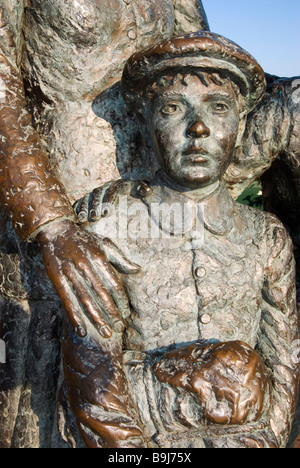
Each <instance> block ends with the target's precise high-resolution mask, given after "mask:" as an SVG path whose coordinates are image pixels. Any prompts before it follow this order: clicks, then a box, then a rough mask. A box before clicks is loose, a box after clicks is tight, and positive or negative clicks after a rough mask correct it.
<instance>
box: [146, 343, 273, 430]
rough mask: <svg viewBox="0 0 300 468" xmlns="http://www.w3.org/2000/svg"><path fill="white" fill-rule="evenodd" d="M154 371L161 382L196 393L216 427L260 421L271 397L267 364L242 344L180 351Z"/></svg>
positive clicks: (186, 348)
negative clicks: (268, 398)
mask: <svg viewBox="0 0 300 468" xmlns="http://www.w3.org/2000/svg"><path fill="white" fill-rule="evenodd" d="M154 372H155V374H156V376H157V377H158V379H159V380H160V381H161V382H167V383H169V384H171V385H174V386H175V387H182V388H185V389H187V390H189V391H191V392H193V393H195V394H196V395H197V396H198V398H199V400H200V402H201V405H202V407H203V411H204V417H205V418H206V419H208V420H209V421H211V422H213V423H216V424H245V423H247V422H251V421H256V420H258V419H259V417H260V416H261V414H262V412H263V409H264V407H265V401H266V399H267V397H268V396H269V378H268V376H267V372H266V369H265V366H264V364H263V362H262V361H261V359H260V357H259V355H258V354H257V353H256V352H255V351H254V350H253V349H252V348H250V346H248V345H247V344H246V343H243V342H241V341H233V342H228V343H215V344H212V345H199V344H196V345H195V344H194V345H190V346H187V347H185V348H180V349H177V350H176V351H172V352H170V353H167V354H166V355H165V356H164V357H163V358H162V359H161V360H160V361H159V362H157V363H156V364H155V366H154Z"/></svg>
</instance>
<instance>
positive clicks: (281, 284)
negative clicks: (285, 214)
mask: <svg viewBox="0 0 300 468" xmlns="http://www.w3.org/2000/svg"><path fill="white" fill-rule="evenodd" d="M266 254H267V255H266V258H267V259H268V262H267V264H266V268H265V284H264V289H263V297H264V303H263V307H262V319H261V326H260V333H259V338H258V343H257V350H258V352H259V353H260V354H261V356H262V357H263V360H264V361H265V363H266V365H267V367H268V368H269V369H270V375H271V379H272V392H271V408H270V411H269V413H268V416H269V417H270V427H271V428H272V430H273V432H274V434H275V436H276V438H277V441H278V445H279V447H283V448H284V447H285V446H286V444H287V442H288V437H289V433H290V429H291V424H292V421H293V416H294V411H295V406H296V401H297V391H298V379H299V373H298V370H299V369H298V366H299V364H298V359H297V344H298V338H299V335H298V319H297V308H296V288H295V262H294V258H293V245H292V242H291V240H290V237H289V236H288V234H287V232H286V230H285V229H284V228H283V226H282V225H281V223H279V221H278V220H277V218H275V217H273V216H272V217H271V218H270V222H269V223H268V229H267V236H266Z"/></svg>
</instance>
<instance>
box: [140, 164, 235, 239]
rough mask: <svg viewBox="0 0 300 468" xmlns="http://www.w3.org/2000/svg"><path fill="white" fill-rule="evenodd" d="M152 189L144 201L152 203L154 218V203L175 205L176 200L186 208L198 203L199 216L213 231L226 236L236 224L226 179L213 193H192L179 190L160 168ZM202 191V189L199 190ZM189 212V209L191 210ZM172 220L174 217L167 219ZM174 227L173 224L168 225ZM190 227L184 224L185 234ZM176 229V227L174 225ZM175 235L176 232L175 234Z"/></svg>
mask: <svg viewBox="0 0 300 468" xmlns="http://www.w3.org/2000/svg"><path fill="white" fill-rule="evenodd" d="M149 185H150V187H151V188H152V193H151V195H149V196H148V197H147V198H145V199H144V203H145V204H146V205H147V206H148V209H149V213H150V215H151V216H152V218H153V217H155V214H154V212H153V210H152V209H151V204H152V203H155V204H156V206H157V204H162V203H165V204H167V205H169V206H171V205H172V204H174V203H179V204H180V205H181V206H182V208H183V209H184V207H190V208H191V207H192V206H194V207H195V206H196V207H197V209H198V216H199V218H201V220H202V222H203V224H204V227H205V229H206V230H208V231H209V232H211V233H212V234H215V235H219V236H224V235H226V234H228V233H229V232H230V231H231V230H232V228H233V224H234V201H233V199H232V197H231V196H230V194H229V193H228V191H227V189H226V185H225V181H223V180H222V181H221V182H220V183H219V184H218V185H217V186H216V188H215V189H214V190H213V192H210V193H209V194H208V195H206V196H205V195H204V198H203V192H201V199H200V195H199V197H198V196H197V190H196V191H192V192H182V191H178V189H176V188H175V187H171V184H170V183H169V181H168V180H167V179H166V178H165V177H164V173H163V172H162V171H161V170H160V171H158V172H157V173H156V176H155V178H154V179H153V181H152V182H151V183H150V184H149ZM199 193H200V192H199ZM188 211H189V210H188ZM158 222H159V224H160V227H161V229H162V230H164V227H165V226H164V219H163V218H162V219H161V220H159V221H158ZM167 222H168V223H170V220H169V219H168V220H167ZM166 228H167V229H168V230H170V227H169V224H168V226H167V227H166ZM189 229H190V225H189V223H187V225H186V226H183V233H187V231H188V230H189ZM173 230H174V231H175V228H174V226H173ZM174 234H175V233H174Z"/></svg>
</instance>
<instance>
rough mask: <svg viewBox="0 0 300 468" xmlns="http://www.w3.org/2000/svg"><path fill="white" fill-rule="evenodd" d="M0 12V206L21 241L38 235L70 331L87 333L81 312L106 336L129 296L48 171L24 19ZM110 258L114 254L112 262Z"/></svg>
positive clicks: (18, 7) (124, 309)
mask: <svg viewBox="0 0 300 468" xmlns="http://www.w3.org/2000/svg"><path fill="white" fill-rule="evenodd" d="M5 5H6V4H4V7H5ZM10 5H11V4H10ZM14 6H15V8H16V10H14V11H15V12H19V16H18V18H19V17H21V3H20V2H19V1H18V0H16V1H15V5H14ZM0 13H1V16H0V21H1V24H0V85H1V89H0V92H1V94H0V199H1V203H2V206H3V207H4V209H5V211H6V212H7V213H8V214H9V216H10V218H11V220H12V222H13V226H14V228H15V230H16V232H17V234H18V235H19V236H20V238H21V239H23V240H30V239H31V238H36V239H37V240H38V242H39V243H40V245H41V248H42V252H43V258H44V263H45V267H46V271H47V273H48V275H49V277H50V279H51V280H52V282H53V284H54V286H55V288H56V290H57V292H58V294H59V296H60V298H61V300H62V302H63V303H64V306H65V308H66V311H67V313H68V316H69V318H70V321H71V323H72V326H73V328H74V329H76V330H77V332H78V333H79V334H80V335H84V334H85V327H84V325H83V321H82V319H81V317H80V316H81V314H82V309H83V310H84V311H85V312H86V313H87V314H88V315H89V316H90V317H91V319H92V321H93V322H95V323H96V325H97V326H98V328H99V329H100V330H101V333H102V334H103V335H104V336H106V337H108V336H110V335H111V327H112V326H113V325H114V324H115V323H116V322H117V324H116V328H117V329H118V330H119V329H120V328H122V317H121V315H122V313H123V314H125V315H126V314H128V313H129V308H128V301H127V297H126V295H125V293H124V291H123V289H122V287H121V285H120V284H119V281H118V280H117V277H116V275H115V273H114V271H113V269H112V268H111V266H110V265H109V263H108V262H107V260H106V258H105V255H104V253H103V252H102V251H101V250H100V249H99V247H98V246H97V245H96V243H95V242H94V240H93V238H92V237H91V236H90V235H89V234H87V233H85V232H83V231H82V230H81V228H79V227H78V226H77V225H76V219H75V217H74V214H73V209H72V206H71V205H70V202H69V200H68V197H67V195H66V193H65V190H64V188H63V186H62V185H61V184H60V182H59V181H58V180H57V178H56V177H55V176H54V175H53V173H52V170H51V167H50V165H49V161H48V157H47V154H46V153H45V151H44V150H43V149H42V145H41V143H40V140H39V136H38V134H37V132H36V131H35V130H34V128H33V126H32V125H31V115H30V114H29V113H28V112H27V110H26V99H25V94H24V88H23V82H22V77H21V74H20V69H19V54H18V48H17V47H18V46H17V44H18V42H19V40H20V39H19V38H20V37H21V36H20V34H19V35H18V34H17V32H18V29H17V28H18V26H19V27H20V26H21V22H20V20H19V19H18V18H17V17H16V21H15V22H14V23H13V24H9V23H8V22H7V19H6V18H7V17H8V16H6V14H7V13H8V11H4V8H3V7H1V8H0ZM17 19H18V20H17ZM18 33H19V32H18ZM114 257H115V255H114V253H112V257H111V259H110V260H111V261H112V262H113V261H114ZM117 257H118V258H115V260H116V261H117V264H118V265H119V267H120V268H121V269H122V266H121V264H120V256H119V254H118V252H117ZM125 263H126V261H125ZM128 268H129V270H130V269H131V265H128V263H127V266H126V267H125V270H127V271H129V270H128ZM77 271H79V276H80V278H78V275H76V272H77ZM133 271H134V268H133ZM100 310H101V311H103V312H101V313H100V312H99V311H100ZM104 316H105V317H106V318H103V317H104ZM108 317H111V320H110V319H109V318H108Z"/></svg>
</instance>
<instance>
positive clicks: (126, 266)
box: [101, 238, 141, 274]
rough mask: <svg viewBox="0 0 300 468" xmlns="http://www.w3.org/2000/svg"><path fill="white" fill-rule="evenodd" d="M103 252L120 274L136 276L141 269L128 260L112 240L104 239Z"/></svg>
mask: <svg viewBox="0 0 300 468" xmlns="http://www.w3.org/2000/svg"><path fill="white" fill-rule="evenodd" d="M101 247H102V250H103V252H104V254H105V256H106V259H107V260H108V261H109V263H111V264H112V265H113V266H114V267H115V268H116V270H117V271H118V272H119V273H126V274H135V273H138V272H139V271H140V269H141V267H140V266H139V265H137V264H136V263H133V262H131V261H130V260H128V259H127V258H126V257H125V255H124V254H123V253H122V252H121V250H120V249H119V248H118V247H117V246H116V245H115V244H114V243H113V242H112V241H111V240H110V239H107V238H105V239H103V240H102V243H101Z"/></svg>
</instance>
